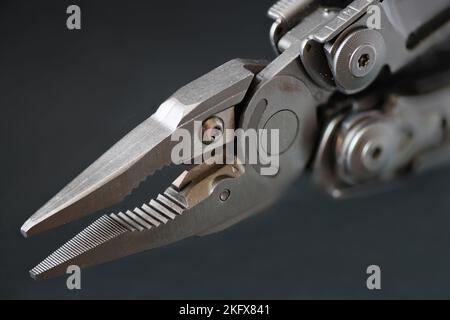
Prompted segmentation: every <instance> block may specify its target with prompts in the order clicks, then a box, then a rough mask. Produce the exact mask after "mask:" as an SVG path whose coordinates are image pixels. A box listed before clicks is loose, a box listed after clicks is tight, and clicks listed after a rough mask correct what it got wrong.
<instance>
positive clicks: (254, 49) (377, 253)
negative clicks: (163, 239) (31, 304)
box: [0, 0, 450, 299]
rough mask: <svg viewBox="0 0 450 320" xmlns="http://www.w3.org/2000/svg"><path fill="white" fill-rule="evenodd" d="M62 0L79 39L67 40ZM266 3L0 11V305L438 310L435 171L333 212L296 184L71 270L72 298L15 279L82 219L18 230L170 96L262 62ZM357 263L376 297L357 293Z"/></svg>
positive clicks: (444, 181)
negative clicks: (221, 70)
mask: <svg viewBox="0 0 450 320" xmlns="http://www.w3.org/2000/svg"><path fill="white" fill-rule="evenodd" d="M73 3H75V4H78V5H79V6H80V7H81V10H82V30H81V31H69V30H67V28H66V18H67V15H66V13H65V11H66V8H67V6H68V5H70V4H73ZM271 4H272V1H271V0H267V1H262V0H254V1H238V0H227V1H211V0H209V1H195V2H194V1H175V2H174V1H158V2H156V1H120V2H119V1H98V0H96V1H76V2H68V1H61V0H59V1H51V2H50V1H31V0H29V1H16V0H15V1H1V2H0V108H1V111H2V112H1V113H0V128H1V145H0V147H1V148H0V156H1V157H0V168H1V179H0V205H1V213H0V297H1V298H68V299H72V298H156V299H164V298H192V299H195V298H211V299H212V298H225V299H227V298H290V299H291V298H293V299H305V298H306V299H309V298H339V299H340V298H369V299H376V298H450V253H449V247H450V232H449V230H450V210H449V209H450V197H449V190H450V179H449V178H450V170H448V169H447V170H445V169H443V170H440V171H435V172H433V173H430V174H428V175H425V176H421V177H419V178H416V179H414V180H412V181H410V182H409V183H408V184H407V185H404V186H402V187H401V188H398V189H394V190H391V191H389V192H386V193H384V194H378V195H375V196H372V197H368V198H359V199H354V200H347V201H342V202H339V201H335V200H332V199H330V198H329V197H328V196H327V195H325V194H324V193H322V192H321V191H319V190H316V189H315V188H314V187H313V185H312V183H311V181H310V180H309V179H308V178H307V177H305V178H303V179H300V180H299V181H298V182H297V183H296V184H295V185H293V186H292V188H291V189H290V190H288V191H287V192H286V194H285V196H284V197H283V198H282V199H280V201H279V202H278V203H276V204H275V205H274V206H272V207H271V208H269V209H267V210H265V211H264V212H262V213H261V214H259V215H258V216H256V217H254V218H251V219H248V220H246V221H244V222H243V223H240V224H238V225H236V226H234V227H232V228H230V229H228V230H226V231H224V232H222V233H218V234H215V235H211V236H208V237H206V238H205V237H203V238H192V239H188V240H186V241H182V242H180V243H176V244H174V245H171V246H168V247H164V248H160V249H156V250H153V251H148V252H145V253H142V254H138V255H134V256H131V257H128V258H125V259H122V260H119V261H115V262H112V263H108V264H105V265H101V266H97V267H93V268H90V269H86V270H83V273H82V290H80V291H69V290H67V289H66V285H65V281H66V278H65V277H60V278H56V279H52V280H48V281H44V282H35V281H33V280H32V279H31V278H30V277H29V276H28V270H29V269H30V268H31V267H33V266H34V265H35V264H36V263H38V262H39V261H40V260H41V259H43V258H44V257H45V256H47V255H48V254H49V253H50V252H51V251H52V250H54V249H56V247H57V246H59V245H61V244H62V243H63V242H65V241H66V240H67V239H68V238H69V237H71V236H73V235H74V234H75V233H76V232H77V231H79V230H80V229H81V228H82V226H85V225H86V224H87V223H88V222H89V221H90V220H92V219H93V217H89V218H87V219H83V220H82V221H79V222H76V223H73V224H70V225H67V226H64V227H62V228H60V229H57V230H55V231H52V232H49V233H47V234H43V235H39V236H36V237H34V238H31V239H24V238H23V237H22V236H21V234H20V232H19V229H20V226H21V225H22V223H23V222H24V221H25V220H26V219H27V218H28V217H29V216H30V215H31V214H32V213H33V212H34V211H35V210H37V209H38V208H39V207H40V206H41V205H43V204H44V203H45V202H46V201H47V200H49V199H50V198H51V197H52V196H53V195H54V194H55V193H56V192H57V191H58V190H59V189H61V188H62V187H63V186H65V184H67V183H68V182H69V181H70V180H71V179H72V178H74V177H75V176H76V175H77V174H78V173H80V172H81V171H82V170H83V169H84V168H85V167H87V166H88V165H89V164H90V163H91V162H93V161H94V160H95V159H96V158H97V157H98V156H100V155H101V154H102V153H103V152H104V151H106V150H107V148H108V147H110V146H111V145H112V144H113V143H114V142H116V141H117V140H118V139H120V138H121V137H122V136H123V135H124V134H125V133H127V132H128V131H129V130H131V129H132V128H133V127H135V126H136V125H137V124H139V123H140V122H141V121H143V120H144V119H146V118H147V117H148V116H150V115H151V114H152V113H153V112H154V111H155V110H156V108H157V106H158V105H159V104H160V103H161V102H162V101H163V100H164V99H166V98H167V97H168V96H169V95H170V94H171V93H173V92H174V91H175V90H176V89H177V88H179V87H181V86H182V85H184V84H186V83H188V82H190V81H191V80H193V79H194V78H196V77H198V76H200V75H202V74H203V73H206V72H208V71H209V70H211V69H212V68H214V67H216V66H218V65H220V64H222V63H223V62H225V61H228V60H230V59H232V58H236V57H242V58H268V59H271V58H272V57H273V53H272V51H271V48H270V44H269V39H268V29H269V27H270V21H269V20H268V19H267V18H266V10H267V9H268V7H269V6H270V5H271ZM172 175H173V173H172V172H168V173H164V172H163V173H158V174H157V175H156V176H154V177H152V178H151V179H149V180H147V182H146V183H145V184H143V185H142V186H141V188H140V189H139V190H137V191H136V192H135V193H133V195H131V196H130V197H129V198H127V199H126V201H125V202H124V203H123V204H121V206H133V205H135V204H136V203H142V202H143V201H145V200H148V199H150V198H151V197H152V196H153V195H155V194H156V193H157V192H159V191H161V190H162V189H163V188H165V187H166V186H167V184H168V183H169V181H170V180H169V178H170V177H171V176H172ZM113 209H114V208H113ZM371 264H377V265H379V266H381V269H382V290H381V291H377V292H374V291H369V290H368V289H367V288H366V277H367V275H366V273H365V271H366V268H367V266H368V265H371Z"/></svg>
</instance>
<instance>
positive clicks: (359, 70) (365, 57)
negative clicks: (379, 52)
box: [349, 44, 376, 78]
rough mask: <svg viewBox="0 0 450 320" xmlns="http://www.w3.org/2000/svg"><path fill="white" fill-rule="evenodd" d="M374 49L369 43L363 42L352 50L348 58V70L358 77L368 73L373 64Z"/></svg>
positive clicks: (374, 60) (374, 58)
mask: <svg viewBox="0 0 450 320" xmlns="http://www.w3.org/2000/svg"><path fill="white" fill-rule="evenodd" d="M375 62H376V51H375V48H374V47H372V46H371V45H368V44H364V45H361V46H359V47H358V48H356V49H355V51H353V53H352V56H351V58H350V66H349V67H350V72H351V73H352V75H354V76H355V77H358V78H362V77H365V76H366V75H368V74H369V73H370V72H371V71H372V70H373V67H374V66H375Z"/></svg>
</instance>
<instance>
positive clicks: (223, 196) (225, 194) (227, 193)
mask: <svg viewBox="0 0 450 320" xmlns="http://www.w3.org/2000/svg"><path fill="white" fill-rule="evenodd" d="M230 194H231V192H230V190H228V189H225V190H223V191H222V192H221V193H220V195H219V199H220V201H227V200H228V198H229V197H230Z"/></svg>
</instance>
